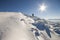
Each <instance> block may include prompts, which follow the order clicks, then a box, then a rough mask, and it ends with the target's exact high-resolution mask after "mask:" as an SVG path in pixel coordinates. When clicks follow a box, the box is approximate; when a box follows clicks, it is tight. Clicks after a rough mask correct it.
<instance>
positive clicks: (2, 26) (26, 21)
mask: <svg viewBox="0 0 60 40" xmlns="http://www.w3.org/2000/svg"><path fill="white" fill-rule="evenodd" d="M34 18H35V17H34ZM48 26H50V25H49V24H47V25H45V23H44V22H40V20H39V21H38V22H35V21H34V19H33V18H31V17H28V16H26V15H24V14H23V13H21V12H0V40H59V39H60V37H59V36H58V35H56V34H57V33H56V32H54V30H53V29H54V27H53V26H52V25H51V26H50V28H49V27H48ZM38 27H39V28H40V29H39V28H38ZM51 28H52V29H51ZM35 32H37V33H39V36H36V34H35ZM50 36H51V37H50Z"/></svg>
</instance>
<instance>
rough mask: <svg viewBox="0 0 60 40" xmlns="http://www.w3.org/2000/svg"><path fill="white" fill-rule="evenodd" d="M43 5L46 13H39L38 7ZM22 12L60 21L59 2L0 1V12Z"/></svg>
mask: <svg viewBox="0 0 60 40" xmlns="http://www.w3.org/2000/svg"><path fill="white" fill-rule="evenodd" d="M42 3H44V4H45V5H46V6H47V8H46V11H44V12H41V11H40V10H39V6H40V5H41V4H42ZM7 11H8V12H22V13H25V14H28V15H31V14H32V13H34V14H35V16H38V17H40V18H45V19H55V18H56V19H60V0H0V12H7Z"/></svg>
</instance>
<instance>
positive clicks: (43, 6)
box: [39, 4, 46, 12]
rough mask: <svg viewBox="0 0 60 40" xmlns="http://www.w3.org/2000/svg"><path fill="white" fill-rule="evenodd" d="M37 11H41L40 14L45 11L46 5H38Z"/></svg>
mask: <svg viewBox="0 0 60 40" xmlns="http://www.w3.org/2000/svg"><path fill="white" fill-rule="evenodd" d="M39 10H41V11H42V12H43V11H45V10H46V5H44V4H42V5H40V8H39Z"/></svg>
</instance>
